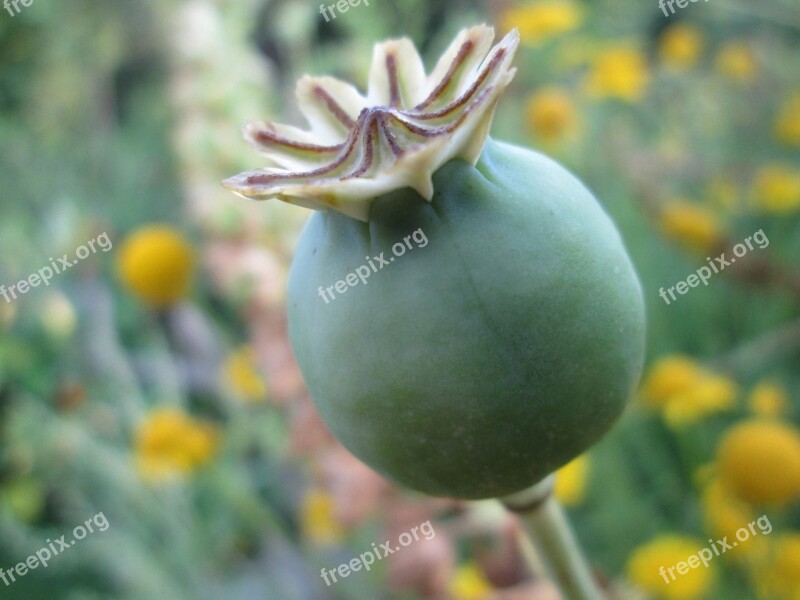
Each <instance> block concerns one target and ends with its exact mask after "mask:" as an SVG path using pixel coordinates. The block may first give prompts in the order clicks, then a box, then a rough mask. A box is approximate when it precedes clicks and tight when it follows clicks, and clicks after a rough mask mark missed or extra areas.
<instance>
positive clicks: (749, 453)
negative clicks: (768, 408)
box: [717, 419, 800, 504]
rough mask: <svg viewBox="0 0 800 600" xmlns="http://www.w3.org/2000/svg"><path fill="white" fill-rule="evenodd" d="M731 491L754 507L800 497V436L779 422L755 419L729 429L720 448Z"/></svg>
mask: <svg viewBox="0 0 800 600" xmlns="http://www.w3.org/2000/svg"><path fill="white" fill-rule="evenodd" d="M717 468H718V470H719V474H720V478H721V480H722V482H723V483H724V484H725V486H726V487H727V488H729V489H730V490H732V491H733V492H734V493H736V494H737V495H738V496H740V497H741V498H743V499H745V500H747V501H748V502H751V503H753V504H759V503H768V504H788V503H790V502H792V501H794V500H796V499H797V498H800V433H798V431H797V429H796V428H795V427H793V426H791V425H788V424H785V423H781V422H778V421H766V420H760V419H751V420H748V421H745V422H743V423H740V424H739V425H736V426H734V427H732V428H731V429H730V430H728V431H727V432H726V433H725V435H724V436H723V438H722V440H721V441H720V443H719V446H718V448H717Z"/></svg>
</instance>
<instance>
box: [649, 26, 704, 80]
mask: <svg viewBox="0 0 800 600" xmlns="http://www.w3.org/2000/svg"><path fill="white" fill-rule="evenodd" d="M703 44H704V42H703V34H702V32H701V31H700V30H699V29H698V28H697V27H695V26H694V25H689V24H688V23H678V24H677V25H673V26H672V27H669V28H668V29H667V30H666V31H665V32H664V35H663V36H662V38H661V43H660V45H659V56H660V57H661V60H662V62H664V64H666V65H669V66H670V67H675V68H678V69H686V68H689V67H692V66H694V64H695V63H696V62H697V59H698V58H700V54H701V53H702V52H703Z"/></svg>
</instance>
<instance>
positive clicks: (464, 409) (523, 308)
mask: <svg viewBox="0 0 800 600" xmlns="http://www.w3.org/2000/svg"><path fill="white" fill-rule="evenodd" d="M493 37H494V33H493V31H492V30H491V29H490V28H488V27H485V26H478V27H473V28H471V29H468V30H465V31H462V32H461V33H460V34H459V36H458V37H457V38H456V39H455V41H454V42H453V44H452V45H451V46H450V48H449V49H448V50H447V51H446V52H445V54H444V55H443V57H442V58H441V59H440V60H439V62H438V64H437V65H436V67H435V68H434V69H433V71H432V72H431V74H430V75H426V74H425V71H424V68H423V66H422V61H421V60H420V58H419V56H418V54H417V52H416V50H415V49H414V47H413V45H412V44H411V42H410V41H409V40H405V39H403V40H390V41H387V42H384V43H382V44H379V45H377V46H376V49H375V52H374V56H373V65H372V68H371V71H370V81H369V90H368V93H367V95H366V96H363V95H361V94H360V93H358V91H357V90H355V89H354V88H352V87H351V86H349V85H347V84H345V83H343V82H340V81H337V80H334V79H330V78H310V77H306V78H304V79H301V81H300V83H299V84H298V98H299V100H300V107H301V109H302V110H303V112H304V113H305V114H306V116H307V117H308V120H309V122H310V124H311V126H312V129H311V131H304V130H300V129H296V128H293V127H288V126H282V125H275V124H266V123H254V124H251V125H249V126H248V127H247V128H246V137H247V138H248V139H249V140H250V142H251V143H252V144H253V145H255V146H256V147H257V148H259V149H260V150H261V151H262V152H263V153H264V154H265V155H266V156H267V157H268V159H270V161H271V163H272V166H271V167H269V168H266V169H261V170H257V171H250V172H246V173H242V174H240V175H237V176H235V177H232V178H230V179H228V180H226V182H225V185H226V186H227V187H229V188H230V189H232V190H233V191H235V192H237V193H239V194H240V195H243V196H245V197H249V198H257V199H265V198H277V199H280V200H284V201H287V202H291V203H293V204H298V205H301V206H306V207H310V208H315V209H318V212H315V213H314V214H313V215H312V217H311V218H310V219H309V221H308V223H307V224H306V227H305V229H304V231H303V233H302V235H301V238H300V241H299V243H298V246H297V250H296V254H295V257H294V260H293V263H292V268H291V272H290V275H289V289H288V307H287V308H288V318H289V334H290V339H291V343H292V347H293V349H294V352H295V355H296V357H297V361H298V364H299V365H300V368H301V371H302V373H303V376H304V378H305V380H306V384H307V386H308V389H309V392H310V393H311V396H312V398H313V399H314V402H315V403H316V405H317V407H318V409H319V411H320V413H321V415H322V417H323V418H324V420H325V422H326V423H327V424H328V426H329V427H330V429H331V430H332V432H333V433H334V435H335V436H336V437H337V438H338V439H339V440H340V441H341V442H342V444H344V445H345V446H346V447H347V448H348V449H349V450H350V451H351V452H353V454H355V455H356V456H357V457H359V458H360V459H361V460H363V461H364V462H365V463H367V464H368V465H370V466H371V467H373V468H374V469H376V470H377V471H379V472H380V473H382V474H384V475H385V476H386V477H388V478H390V479H392V480H395V481H397V482H399V483H401V484H403V485H406V486H408V487H411V488H414V489H416V490H419V491H422V492H425V493H428V494H432V495H437V496H453V497H460V498H471V499H477V498H489V497H499V496H505V495H508V494H511V493H513V492H516V491H519V490H522V489H525V488H527V487H529V486H531V485H533V484H535V483H536V482H538V481H539V480H541V479H542V478H543V477H545V476H546V475H547V474H549V473H551V472H552V471H554V470H555V469H557V468H558V467H560V466H562V465H563V464H565V463H567V462H569V461H570V460H571V459H573V458H574V457H575V456H577V455H578V454H580V453H581V452H583V451H584V450H586V449H587V447H589V446H590V445H591V444H593V443H594V442H595V441H597V440H598V439H599V438H600V437H601V436H602V435H603V434H604V433H605V432H606V431H607V430H608V429H609V428H610V427H611V425H612V424H613V423H614V421H615V420H616V419H617V418H618V417H619V415H620V413H621V412H622V410H623V408H624V406H625V404H626V402H627V399H628V398H629V396H630V393H631V391H632V389H633V387H634V386H635V385H636V383H637V381H638V377H639V374H640V370H641V365H642V359H643V352H644V326H645V318H644V306H643V300H642V295H641V290H640V286H639V282H638V279H637V277H636V274H635V271H634V269H633V266H632V264H631V261H630V259H629V257H628V254H627V252H626V250H625V248H624V245H623V243H622V241H621V239H620V236H619V234H618V232H617V231H616V228H615V227H614V225H613V223H612V222H611V220H610V219H609V217H608V216H607V215H606V213H605V212H604V210H603V209H602V207H601V206H600V205H599V204H598V202H597V201H596V200H595V198H594V197H593V196H592V194H591V193H590V192H589V191H588V190H587V189H586V188H585V187H584V186H583V185H582V184H581V183H580V181H578V180H577V179H576V178H575V177H574V176H573V175H571V174H570V173H569V172H568V171H566V170H565V169H564V168H563V167H561V166H559V165H558V164H557V163H555V162H554V161H552V160H551V159H549V158H547V157H545V156H543V155H541V154H539V153H536V152H533V151H530V150H526V149H523V148H519V147H516V146H513V145H509V144H505V143H501V142H496V141H493V140H491V139H490V138H488V131H489V127H490V124H491V120H492V115H493V112H494V109H495V106H496V103H497V100H498V98H499V95H500V94H501V92H502V91H503V89H504V88H505V87H506V86H507V85H508V83H509V82H510V81H511V78H512V77H513V74H514V70H513V68H511V61H512V59H513V55H514V52H515V50H516V47H517V43H518V36H517V35H516V32H511V33H509V34H508V35H507V36H506V37H505V38H504V39H503V40H502V41H501V42H500V43H498V44H497V45H496V46H494V47H493V48H492V47H491V42H492V39H493Z"/></svg>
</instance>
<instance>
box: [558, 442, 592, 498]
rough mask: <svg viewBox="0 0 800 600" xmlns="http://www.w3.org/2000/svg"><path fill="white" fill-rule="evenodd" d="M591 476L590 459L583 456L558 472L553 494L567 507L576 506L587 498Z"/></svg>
mask: <svg viewBox="0 0 800 600" xmlns="http://www.w3.org/2000/svg"><path fill="white" fill-rule="evenodd" d="M588 475H589V457H588V456H587V455H585V454H581V455H580V456H578V457H577V458H575V459H574V460H572V461H571V462H569V463H567V464H566V465H564V466H563V467H561V468H560V469H559V470H558V471H556V484H555V489H554V490H553V492H554V493H555V495H556V498H558V500H559V501H560V502H561V503H562V504H564V505H565V506H576V505H578V504H580V503H581V502H583V499H584V498H585V497H586V484H587V482H588Z"/></svg>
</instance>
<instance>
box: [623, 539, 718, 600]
mask: <svg viewBox="0 0 800 600" xmlns="http://www.w3.org/2000/svg"><path fill="white" fill-rule="evenodd" d="M705 545H706V542H702V541H700V540H695V539H693V538H690V537H686V536H683V535H677V534H665V535H661V536H659V537H657V538H655V539H653V540H652V541H650V542H649V543H647V544H645V545H644V546H640V547H639V548H637V549H636V550H634V552H633V554H632V555H631V557H630V559H629V560H628V565H627V573H628V578H629V579H630V580H631V582H632V583H634V584H635V585H636V586H637V587H639V588H641V589H642V591H644V592H647V593H649V594H652V595H653V596H656V597H657V598H664V599H665V600H694V599H695V598H706V597H708V591H709V588H710V587H711V584H712V582H713V566H711V565H710V566H708V567H704V566H703V565H702V563H700V564H699V566H697V567H696V568H689V567H688V565H686V564H684V566H683V567H681V570H682V571H684V570H685V573H684V574H680V573H679V572H678V571H677V569H676V568H673V569H672V572H673V574H674V576H675V578H674V580H673V578H672V576H671V575H670V574H669V572H668V569H670V568H672V567H675V565H677V564H678V563H681V562H682V563H686V562H687V559H688V558H689V557H690V556H692V555H693V554H694V555H696V554H697V553H698V552H699V551H700V550H701V549H702V548H704V547H705ZM686 569H688V570H686ZM665 578H666V579H665Z"/></svg>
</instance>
